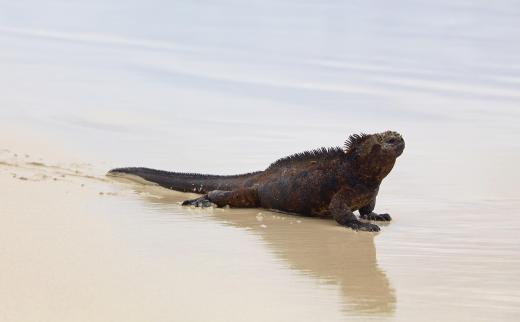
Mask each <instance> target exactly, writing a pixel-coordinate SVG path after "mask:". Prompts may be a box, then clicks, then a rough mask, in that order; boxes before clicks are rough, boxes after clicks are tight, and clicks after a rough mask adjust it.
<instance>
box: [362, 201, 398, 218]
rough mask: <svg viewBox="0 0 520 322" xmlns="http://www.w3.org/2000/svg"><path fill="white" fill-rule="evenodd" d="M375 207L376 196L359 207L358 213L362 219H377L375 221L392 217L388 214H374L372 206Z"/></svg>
mask: <svg viewBox="0 0 520 322" xmlns="http://www.w3.org/2000/svg"><path fill="white" fill-rule="evenodd" d="M375 207H376V198H374V199H373V200H372V201H371V202H370V203H369V204H368V205H366V206H364V207H361V208H360V209H359V215H360V217H361V218H363V219H368V220H377V221H390V220H392V217H390V215H389V214H376V213H375V212H374V208H375Z"/></svg>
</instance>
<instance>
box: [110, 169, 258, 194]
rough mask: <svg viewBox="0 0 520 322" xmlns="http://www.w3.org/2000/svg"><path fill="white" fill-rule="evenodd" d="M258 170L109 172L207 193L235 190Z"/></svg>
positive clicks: (118, 170) (124, 170)
mask: <svg viewBox="0 0 520 322" xmlns="http://www.w3.org/2000/svg"><path fill="white" fill-rule="evenodd" d="M257 173H258V172H253V173H247V174H241V175H233V176H219V175H208V174H198V173H180V172H169V171H162V170H154V169H149V168H117V169H112V170H110V171H109V172H108V174H109V175H118V174H130V175H134V176H138V177H141V178H143V179H145V180H147V181H150V182H154V183H157V184H158V185H160V186H162V187H165V188H168V189H172V190H177V191H183V192H197V193H207V192H209V191H211V190H233V189H235V188H236V187H237V186H239V185H241V184H242V183H243V182H244V180H245V179H249V178H251V177H253V176H254V175H255V174H257Z"/></svg>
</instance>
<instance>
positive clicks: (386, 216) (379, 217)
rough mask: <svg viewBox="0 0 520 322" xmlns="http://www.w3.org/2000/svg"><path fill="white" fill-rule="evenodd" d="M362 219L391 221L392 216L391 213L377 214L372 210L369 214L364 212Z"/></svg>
mask: <svg viewBox="0 0 520 322" xmlns="http://www.w3.org/2000/svg"><path fill="white" fill-rule="evenodd" d="M359 217H360V218H362V219H367V220H377V221H390V220H392V217H390V215H389V214H376V213H375V212H371V213H369V214H364V215H360V216H359Z"/></svg>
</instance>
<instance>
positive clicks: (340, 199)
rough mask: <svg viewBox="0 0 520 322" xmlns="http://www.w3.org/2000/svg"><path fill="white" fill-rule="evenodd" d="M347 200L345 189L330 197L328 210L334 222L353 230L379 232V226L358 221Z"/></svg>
mask: <svg viewBox="0 0 520 322" xmlns="http://www.w3.org/2000/svg"><path fill="white" fill-rule="evenodd" d="M348 200H349V198H348V190H346V189H341V190H340V191H339V192H337V193H336V194H335V195H334V197H332V200H331V201H330V204H329V210H330V212H331V214H332V217H333V218H334V219H335V220H336V222H338V224H340V225H342V226H346V227H350V228H352V229H354V230H361V231H379V226H377V225H374V224H369V223H364V222H361V221H359V220H358V219H357V218H356V215H354V213H353V212H352V210H351V209H350V206H349V202H348Z"/></svg>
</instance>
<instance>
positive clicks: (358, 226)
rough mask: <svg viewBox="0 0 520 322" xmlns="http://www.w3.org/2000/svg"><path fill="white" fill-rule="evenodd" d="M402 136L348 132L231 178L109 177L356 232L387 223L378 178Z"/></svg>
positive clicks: (149, 172)
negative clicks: (330, 143) (330, 221)
mask: <svg viewBox="0 0 520 322" xmlns="http://www.w3.org/2000/svg"><path fill="white" fill-rule="evenodd" d="M404 146H405V144H404V140H403V138H402V136H401V135H400V134H399V133H397V132H393V131H386V132H383V133H377V134H369V135H368V134H361V135H351V136H350V137H349V139H348V140H347V141H346V142H345V147H344V149H341V148H339V147H336V148H329V149H326V148H321V149H318V150H314V151H307V152H303V153H299V154H295V155H292V156H289V157H286V158H283V159H280V160H278V161H276V162H274V163H273V164H271V165H270V166H269V167H268V168H267V169H266V170H264V171H258V172H252V173H247V174H241V175H234V176H216V175H202V174H193V173H178V172H167V171H160V170H153V169H148V168H118V169H113V170H110V171H109V175H117V174H132V175H137V176H139V177H141V178H143V179H145V180H148V181H151V182H155V183H157V184H159V185H161V186H163V187H165V188H168V189H173V190H177V191H183V192H196V193H201V194H204V195H203V196H202V197H200V198H197V199H193V200H186V201H185V202H184V203H183V205H193V206H202V207H205V206H209V205H211V204H216V205H217V206H218V207H224V206H226V205H229V206H231V207H242V208H251V207H262V208H267V209H276V210H280V211H284V212H289V213H295V214H300V215H305V216H317V217H332V218H334V219H335V220H336V221H337V222H338V223H339V224H340V225H343V226H346V227H350V228H352V229H354V230H363V231H379V227H378V226H377V225H374V224H370V223H365V222H361V221H359V220H358V219H357V218H356V216H355V215H354V211H356V210H358V211H359V213H360V217H361V218H363V219H368V220H381V221H390V220H391V218H390V216H389V215H388V214H376V213H374V212H373V210H374V207H375V203H376V197H377V193H378V190H379V185H380V184H381V181H382V180H383V179H384V178H385V177H386V176H387V175H388V173H390V171H391V170H392V168H393V166H394V164H395V161H396V159H397V157H399V156H400V155H401V154H402V152H403V150H404Z"/></svg>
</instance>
